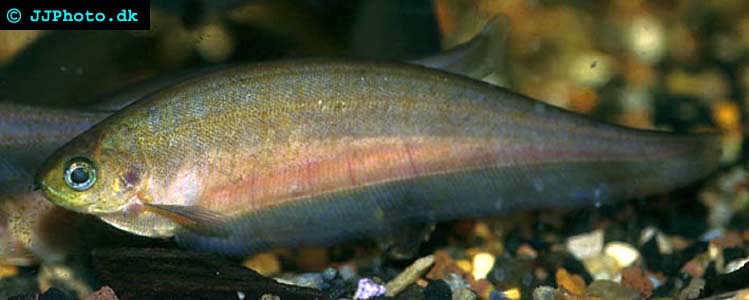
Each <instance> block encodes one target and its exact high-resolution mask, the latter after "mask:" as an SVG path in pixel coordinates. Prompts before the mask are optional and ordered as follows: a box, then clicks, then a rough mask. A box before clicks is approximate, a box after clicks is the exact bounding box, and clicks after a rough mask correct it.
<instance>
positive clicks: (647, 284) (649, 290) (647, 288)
mask: <svg viewBox="0 0 749 300" xmlns="http://www.w3.org/2000/svg"><path fill="white" fill-rule="evenodd" d="M622 285H623V286H625V287H630V288H633V289H636V290H638V291H640V293H641V294H643V295H645V297H648V298H649V297H650V296H651V295H653V283H652V282H651V281H650V277H649V276H648V273H647V272H645V271H644V270H642V269H640V268H637V267H628V268H625V269H623V270H622Z"/></svg>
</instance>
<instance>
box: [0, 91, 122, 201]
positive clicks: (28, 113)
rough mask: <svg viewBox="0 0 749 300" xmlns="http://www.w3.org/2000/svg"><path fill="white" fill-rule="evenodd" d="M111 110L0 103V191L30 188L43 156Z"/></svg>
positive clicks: (21, 190) (10, 192) (25, 190)
mask: <svg viewBox="0 0 749 300" xmlns="http://www.w3.org/2000/svg"><path fill="white" fill-rule="evenodd" d="M110 114H111V113H92V112H83V111H77V110H61V109H51V108H43V107H36V106H26V105H20V104H12V103H0V195H8V194H14V193H19V192H27V191H30V190H31V186H32V183H33V182H34V174H35V173H36V171H37V169H38V168H39V166H41V164H42V162H43V161H44V158H46V157H48V156H49V155H50V154H52V153H53V152H54V151H55V150H57V148H59V147H60V146H62V145H64V144H65V143H66V142H68V141H70V140H71V139H72V138H73V137H75V136H77V135H78V134H80V133H82V132H83V131H85V130H86V129H88V128H90V127H91V126H93V125H94V124H95V123H96V122H98V121H100V120H102V119H104V118H105V117H107V116H109V115H110Z"/></svg>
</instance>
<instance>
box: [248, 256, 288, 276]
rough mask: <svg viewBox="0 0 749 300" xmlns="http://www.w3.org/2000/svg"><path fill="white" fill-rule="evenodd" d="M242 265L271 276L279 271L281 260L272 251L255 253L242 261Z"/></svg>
mask: <svg viewBox="0 0 749 300" xmlns="http://www.w3.org/2000/svg"><path fill="white" fill-rule="evenodd" d="M242 265H243V266H244V267H246V268H248V269H252V270H254V271H255V272H258V273H260V275H263V276H273V275H275V274H278V272H280V271H281V262H280V261H279V260H278V257H277V256H276V255H275V254H273V253H260V254H257V255H255V256H253V257H251V258H249V259H247V260H245V261H244V262H242Z"/></svg>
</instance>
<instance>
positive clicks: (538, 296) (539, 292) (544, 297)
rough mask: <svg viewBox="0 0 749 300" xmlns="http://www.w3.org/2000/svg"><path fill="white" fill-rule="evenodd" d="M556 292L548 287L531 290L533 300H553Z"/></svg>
mask: <svg viewBox="0 0 749 300" xmlns="http://www.w3.org/2000/svg"><path fill="white" fill-rule="evenodd" d="M555 294H556V291H555V290H554V288H553V287H550V286H539V287H537V288H535V289H534V290H533V300H554V295H555Z"/></svg>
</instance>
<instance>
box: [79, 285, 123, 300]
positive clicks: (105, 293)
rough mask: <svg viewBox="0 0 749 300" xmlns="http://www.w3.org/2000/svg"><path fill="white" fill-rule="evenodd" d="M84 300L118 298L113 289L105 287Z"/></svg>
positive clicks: (110, 299)
mask: <svg viewBox="0 0 749 300" xmlns="http://www.w3.org/2000/svg"><path fill="white" fill-rule="evenodd" d="M83 300H118V298H117V295H116V294H115V293H114V291H113V290H112V288H110V287H108V286H104V287H102V288H101V289H99V290H98V291H96V292H93V293H91V294H89V295H88V296H86V297H85V298H83Z"/></svg>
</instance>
